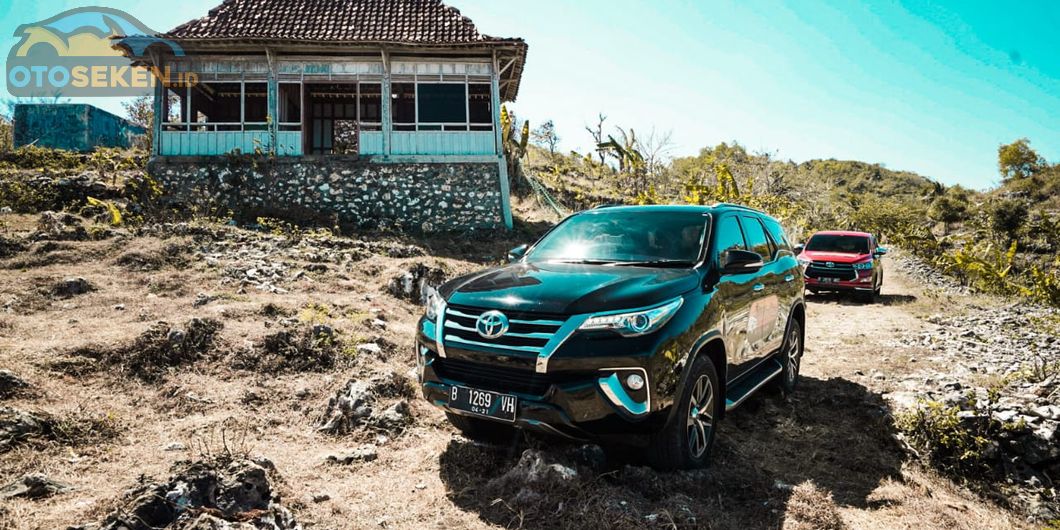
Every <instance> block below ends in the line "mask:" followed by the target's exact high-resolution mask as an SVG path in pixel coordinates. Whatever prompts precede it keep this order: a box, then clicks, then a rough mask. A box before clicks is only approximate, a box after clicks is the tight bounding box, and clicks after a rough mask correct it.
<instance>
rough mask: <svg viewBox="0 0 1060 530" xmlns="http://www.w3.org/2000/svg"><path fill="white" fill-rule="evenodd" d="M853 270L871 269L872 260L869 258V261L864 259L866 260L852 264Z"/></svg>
mask: <svg viewBox="0 0 1060 530" xmlns="http://www.w3.org/2000/svg"><path fill="white" fill-rule="evenodd" d="M854 270H856V271H870V270H872V260H869V261H866V262H863V263H855V264H854Z"/></svg>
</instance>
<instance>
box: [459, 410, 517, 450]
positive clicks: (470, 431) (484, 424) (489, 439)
mask: <svg viewBox="0 0 1060 530" xmlns="http://www.w3.org/2000/svg"><path fill="white" fill-rule="evenodd" d="M445 417H446V419H448V420H449V423H450V424H452V425H453V427H456V430H458V431H460V433H461V434H463V435H464V436H466V437H467V438H470V439H472V440H475V441H477V442H486V443H493V444H506V443H508V442H511V441H512V438H514V437H515V434H516V430H515V428H514V427H512V426H510V425H505V424H503V423H498V422H495V421H490V420H483V419H479V418H472V417H469V416H461V415H459V414H453V413H452V412H446V413H445Z"/></svg>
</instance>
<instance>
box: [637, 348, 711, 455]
mask: <svg viewBox="0 0 1060 530" xmlns="http://www.w3.org/2000/svg"><path fill="white" fill-rule="evenodd" d="M690 372H691V373H690V374H689V378H688V381H687V382H686V384H685V386H684V389H683V390H682V391H681V395H680V396H679V397H678V399H677V401H676V403H675V405H676V406H677V407H678V409H677V414H676V416H675V417H674V418H673V419H672V420H671V421H670V422H669V423H667V425H666V427H664V428H663V430H662V431H660V432H659V433H658V434H656V435H655V436H654V437H653V438H652V441H651V445H650V447H649V451H650V453H649V459H650V461H651V463H652V465H653V466H654V467H655V468H657V469H660V470H672V469H691V468H700V467H704V466H706V465H707V463H708V462H709V461H710V450H711V447H712V446H713V445H714V431H715V428H716V426H717V420H718V419H719V418H720V417H721V412H722V410H723V409H722V407H723V406H724V405H723V404H724V402H725V401H724V400H725V396H724V395H722V394H721V391H720V389H721V386H720V385H719V384H718V371H717V370H716V369H715V368H714V363H713V362H711V360H710V359H709V358H707V357H705V356H698V357H697V358H696V360H695V361H694V362H693V363H692V369H691V371H690Z"/></svg>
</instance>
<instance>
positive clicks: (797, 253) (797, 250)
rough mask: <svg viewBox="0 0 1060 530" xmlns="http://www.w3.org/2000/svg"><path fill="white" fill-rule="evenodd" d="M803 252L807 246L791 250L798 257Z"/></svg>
mask: <svg viewBox="0 0 1060 530" xmlns="http://www.w3.org/2000/svg"><path fill="white" fill-rule="evenodd" d="M803 250H806V245H795V248H793V249H791V251H792V252H794V253H795V255H796V256H798V255H799V254H802V251H803Z"/></svg>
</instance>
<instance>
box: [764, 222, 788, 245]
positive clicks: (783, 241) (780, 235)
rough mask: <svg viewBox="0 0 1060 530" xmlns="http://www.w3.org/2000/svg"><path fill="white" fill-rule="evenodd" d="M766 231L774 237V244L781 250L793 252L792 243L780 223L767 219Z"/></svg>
mask: <svg viewBox="0 0 1060 530" xmlns="http://www.w3.org/2000/svg"><path fill="white" fill-rule="evenodd" d="M766 230H768V231H769V235H770V236H772V237H773V242H774V243H776V244H777V247H779V249H780V250H789V251H790V250H791V243H790V242H788V236H786V235H785V234H784V227H782V226H780V223H778V222H776V221H774V220H772V219H766Z"/></svg>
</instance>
